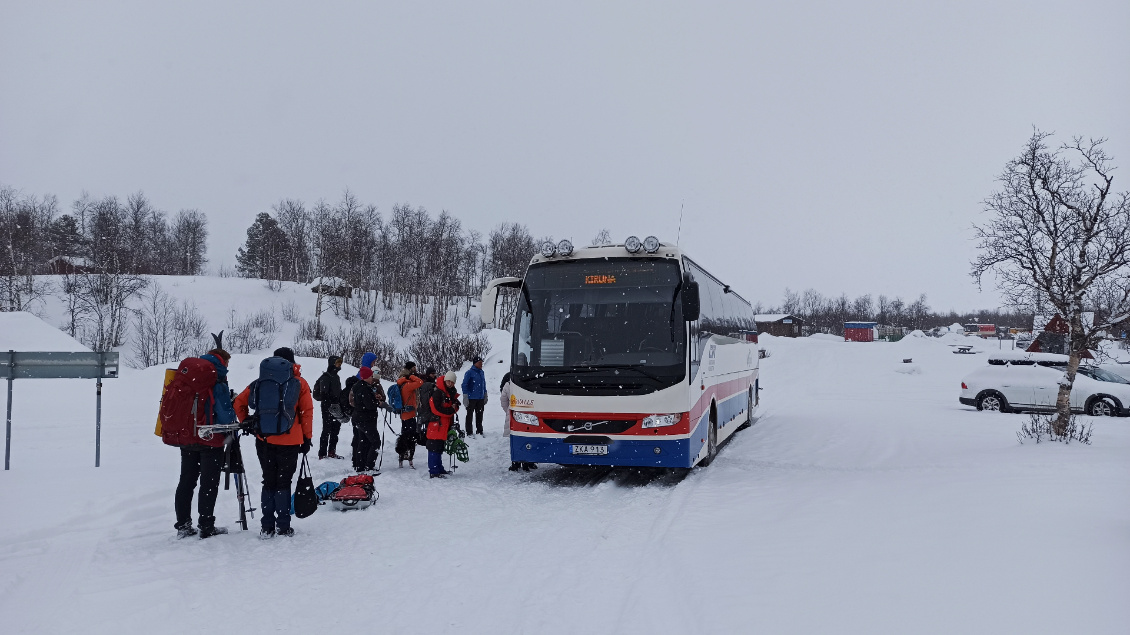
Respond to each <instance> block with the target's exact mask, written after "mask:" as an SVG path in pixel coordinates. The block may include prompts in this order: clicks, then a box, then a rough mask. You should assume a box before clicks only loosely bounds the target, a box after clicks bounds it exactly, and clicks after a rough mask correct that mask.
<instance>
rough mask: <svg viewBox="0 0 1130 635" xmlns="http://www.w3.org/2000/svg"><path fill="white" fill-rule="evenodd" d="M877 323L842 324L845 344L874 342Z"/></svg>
mask: <svg viewBox="0 0 1130 635" xmlns="http://www.w3.org/2000/svg"><path fill="white" fill-rule="evenodd" d="M877 326H879V323H878V322H844V341H845V342H874V341H875V327H877Z"/></svg>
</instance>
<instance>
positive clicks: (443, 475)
mask: <svg viewBox="0 0 1130 635" xmlns="http://www.w3.org/2000/svg"><path fill="white" fill-rule="evenodd" d="M428 476H429V477H431V478H447V472H440V473H439V474H429V475H428Z"/></svg>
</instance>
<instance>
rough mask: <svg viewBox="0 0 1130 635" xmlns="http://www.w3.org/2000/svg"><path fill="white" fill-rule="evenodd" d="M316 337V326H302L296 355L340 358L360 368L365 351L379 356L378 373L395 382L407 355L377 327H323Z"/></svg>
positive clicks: (360, 325)
mask: <svg viewBox="0 0 1130 635" xmlns="http://www.w3.org/2000/svg"><path fill="white" fill-rule="evenodd" d="M316 335H317V324H316V322H315V321H314V320H307V321H305V322H303V323H301V324H300V325H299V328H298V336H297V338H296V341H295V342H294V346H293V347H292V348H293V349H294V354H295V355H298V356H300V357H320V358H326V359H328V358H329V357H330V356H331V355H338V356H340V357H341V358H342V360H344V361H345V363H346V364H352V365H354V366H357V365H359V364H360V363H361V356H362V355H364V354H365V353H366V352H373V353H376V355H377V365H376V369H377V374H379V375H380V376H381V377H383V378H385V379H390V380H391V379H395V378H396V375H397V373H399V372H400V369H401V368H402V367H403V365H404V359H403V357H404V355H403V353H401V352H400V351H399V350H398V349H397V347H396V344H395V343H393V341H392V340H389V339H385V338H383V337H380V336H379V335H377V329H376V327H374V326H367V325H364V324H350V325H348V326H340V327H337V328H326V327H325V326H324V325H323V327H322V333H321V337H320V338H318V337H316Z"/></svg>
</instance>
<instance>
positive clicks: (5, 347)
mask: <svg viewBox="0 0 1130 635" xmlns="http://www.w3.org/2000/svg"><path fill="white" fill-rule="evenodd" d="M0 351H22V352H28V351H36V352H40V351H44V352H52V353H88V352H90V349H89V348H87V347H85V346H83V345H82V344H81V343H80V342H79V341H78V340H76V339H75V338H73V337H71V336H70V335H67V334H66V333H64V332H62V331H60V330H59V329H57V328H55V327H54V326H51V325H50V324H48V323H47V322H44V321H43V320H41V319H39V318H37V317H35V316H34V315H32V314H31V313H28V312H26V311H11V312H0Z"/></svg>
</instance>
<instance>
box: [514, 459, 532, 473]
mask: <svg viewBox="0 0 1130 635" xmlns="http://www.w3.org/2000/svg"><path fill="white" fill-rule="evenodd" d="M520 469H522V464H521V463H518V462H517V461H514V462H512V463H511V464H510V471H511V472H517V471H518V470H520ZM527 471H528V470H527Z"/></svg>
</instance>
